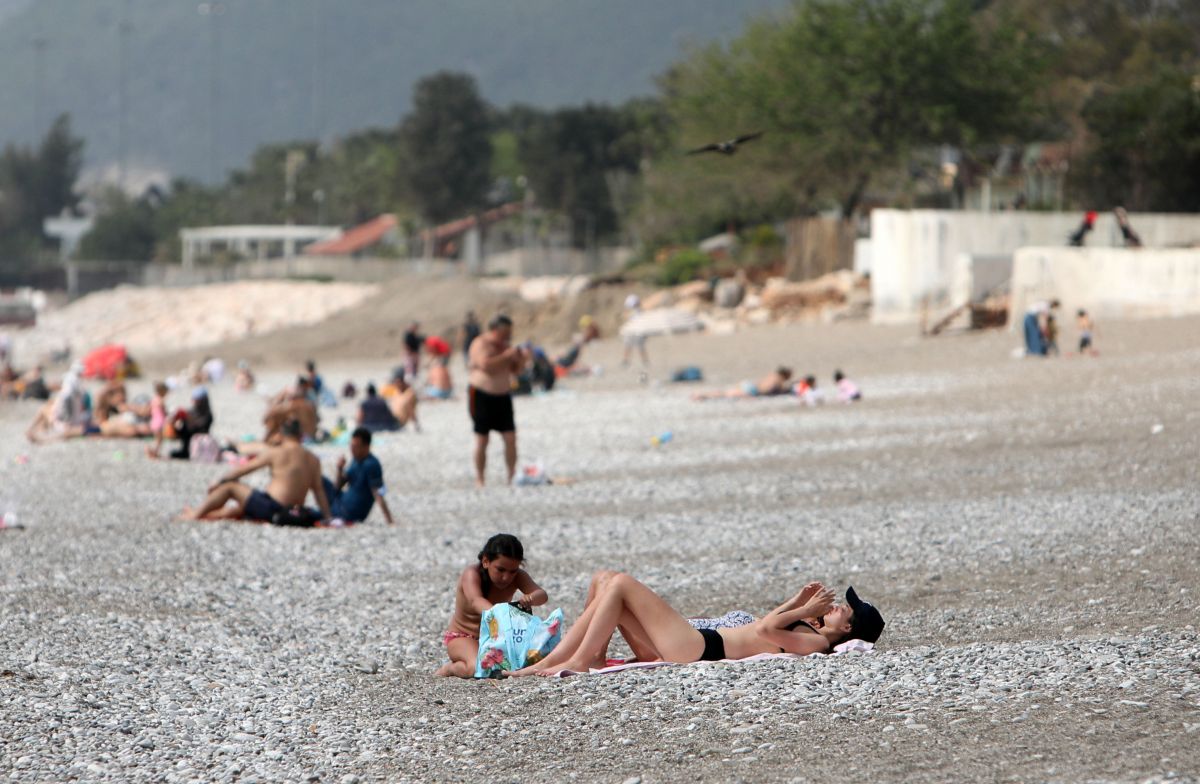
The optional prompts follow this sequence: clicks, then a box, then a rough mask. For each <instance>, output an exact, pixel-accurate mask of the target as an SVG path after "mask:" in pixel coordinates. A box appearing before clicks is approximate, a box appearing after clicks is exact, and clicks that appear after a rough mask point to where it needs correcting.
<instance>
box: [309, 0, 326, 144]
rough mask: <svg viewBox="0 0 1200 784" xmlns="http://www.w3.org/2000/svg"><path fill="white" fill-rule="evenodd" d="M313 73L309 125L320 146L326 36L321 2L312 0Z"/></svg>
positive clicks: (322, 130) (310, 86)
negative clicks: (323, 29)
mask: <svg viewBox="0 0 1200 784" xmlns="http://www.w3.org/2000/svg"><path fill="white" fill-rule="evenodd" d="M312 35H313V40H312V51H313V53H314V55H315V56H314V57H313V58H312V73H311V76H310V85H309V88H310V89H311V90H312V93H311V94H310V95H309V114H310V117H309V123H310V125H311V126H312V128H311V131H312V138H313V141H315V142H316V143H317V145H318V146H319V145H320V144H321V134H322V133H323V132H324V130H325V129H324V128H323V127H322V126H323V125H324V123H323V122H322V121H323V119H324V118H323V117H322V116H321V112H322V108H323V107H322V103H323V99H324V97H325V96H324V88H325V36H324V35H322V32H321V0H312Z"/></svg>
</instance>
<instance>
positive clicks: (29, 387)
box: [0, 360, 53, 400]
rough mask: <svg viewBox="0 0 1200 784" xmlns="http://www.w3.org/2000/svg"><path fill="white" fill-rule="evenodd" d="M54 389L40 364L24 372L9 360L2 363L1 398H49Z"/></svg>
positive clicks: (0, 373)
mask: <svg viewBox="0 0 1200 784" xmlns="http://www.w3.org/2000/svg"><path fill="white" fill-rule="evenodd" d="M52 391H53V390H52V389H51V388H50V386H49V385H48V384H47V383H46V376H45V373H44V371H43V370H42V366H41V365H40V364H39V365H34V366H33V367H31V368H30V369H29V370H26V371H25V372H24V373H21V372H18V371H17V369H16V368H14V367H13V366H12V363H11V362H9V361H7V360H5V362H4V363H3V364H2V365H0V400H49V399H50V394H51V392H52Z"/></svg>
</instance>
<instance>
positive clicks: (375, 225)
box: [304, 215, 399, 256]
mask: <svg viewBox="0 0 1200 784" xmlns="http://www.w3.org/2000/svg"><path fill="white" fill-rule="evenodd" d="M398 223H399V221H397V220H396V216H395V215H380V216H379V217H378V218H372V219H371V220H369V221H367V222H366V223H361V224H359V225H358V226H355V227H354V228H352V229H348V230H346V231H344V232H342V234H341V236H339V237H334V238H333V239H331V240H325V241H323V242H314V243H313V244H311V245H309V246H308V247H306V248H305V249H304V252H305V253H306V254H308V255H309V256H353V255H354V254H355V253H361V252H362V251H364V250H366V249H367V248H370V247H371V246H372V245H378V244H379V243H380V242H381V241H382V240H383V238H384V237H386V236H387V235H388V233H389V232H391V231H393V230H395V228H396V226H397V224H398Z"/></svg>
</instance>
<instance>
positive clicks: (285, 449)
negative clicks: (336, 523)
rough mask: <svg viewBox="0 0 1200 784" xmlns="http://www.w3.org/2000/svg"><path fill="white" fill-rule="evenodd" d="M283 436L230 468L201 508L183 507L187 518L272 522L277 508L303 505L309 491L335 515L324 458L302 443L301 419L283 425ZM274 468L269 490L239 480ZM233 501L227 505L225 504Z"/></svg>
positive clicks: (323, 510) (323, 512)
mask: <svg viewBox="0 0 1200 784" xmlns="http://www.w3.org/2000/svg"><path fill="white" fill-rule="evenodd" d="M279 432H280V435H281V436H282V438H283V441H282V443H280V444H279V445H278V446H272V447H269V448H268V449H267V450H266V451H264V452H262V453H261V454H259V455H258V456H257V457H255V458H254V459H253V460H251V461H250V462H248V463H246V464H245V465H243V466H240V467H239V468H236V469H234V470H233V471H230V472H229V473H227V474H226V475H225V476H223V477H221V478H220V479H218V480H217V482H216V484H214V485H213V486H212V487H210V488H209V489H208V498H206V499H204V503H202V504H201V505H200V507H199V508H198V509H194V510H193V509H184V511H183V515H182V518H183V519H184V520H222V519H224V520H238V519H245V520H254V521H262V522H270V520H271V517H272V515H274V514H275V513H276V512H283V511H286V510H288V509H290V508H292V507H293V506H300V505H302V504H303V503H304V501H305V499H306V498H307V497H308V493H309V491H312V494H313V495H314V496H316V499H317V505H318V506H319V507H320V508H321V515H322V519H323V520H328V519H330V517H331V516H332V515H331V514H330V511H329V499H328V498H326V497H325V488H324V487H323V486H322V485H321V461H320V460H318V459H317V456H316V455H314V454H313V453H312V452H309V451H308V450H307V449H305V448H304V447H303V446H301V444H300V423H299V422H297V421H296V420H291V421H289V422H286V423H284V425H283V427H282V428H281V429H280V431H279ZM264 467H267V468H270V469H271V481H270V483H269V484H268V485H267V490H266V492H263V491H262V490H256V489H255V488H252V487H250V486H249V485H246V484H243V483H241V482H239V481H238V479H240V478H241V477H243V476H245V475H247V474H250V473H253V472H254V471H257V470H259V469H260V468H264ZM230 501H233V502H234V505H233V506H230V507H229V508H228V509H227V508H226V506H225V505H226V504H228V503H229V502H230Z"/></svg>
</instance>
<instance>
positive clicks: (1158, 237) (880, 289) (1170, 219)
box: [854, 209, 1200, 324]
mask: <svg viewBox="0 0 1200 784" xmlns="http://www.w3.org/2000/svg"><path fill="white" fill-rule="evenodd" d="M1083 215H1084V213H1083V211H1082V210H1081V211H1078V212H1026V211H1005V212H970V211H952V210H892V209H877V210H873V211H872V212H871V236H870V238H869V239H866V240H859V241H858V242H857V243H856V244H855V262H854V268H855V270H856V271H859V272H869V273H870V275H871V305H872V310H871V320H872V321H873V322H874V323H876V324H912V323H918V322H920V321H922V320H926V319H928V320H929V323H934V322H936V321H937V320H938V319H940V318H941V317H943V316H945V315H946V314H947V313H949V312H951V311H953V310H954V309H956V308H959V307H960V306H962V305H964V304H965V303H967V302H969V301H978V300H979V299H980V298H982V297H984V296H986V295H987V294H989V293H997V294H1003V293H1008V292H1009V286H1010V281H1011V280H1012V279H1013V259H1014V257H1015V255H1016V253H1017V251H1018V250H1019V249H1021V248H1055V247H1057V248H1060V249H1062V250H1064V251H1070V250H1071V249H1068V248H1067V247H1066V246H1067V238H1068V236H1069V235H1070V234H1071V233H1072V232H1073V231H1075V230H1076V229H1078V227H1079V225H1080V223H1081V221H1082V220H1083ZM1129 222H1130V224H1131V225H1132V226H1133V228H1134V230H1135V231H1136V232H1137V233H1138V235H1139V236H1140V237H1141V240H1142V244H1143V247H1142V248H1140V249H1139V250H1138V251H1137V253H1139V254H1143V255H1145V254H1151V253H1153V252H1154V251H1155V249H1170V248H1190V247H1196V246H1200V215H1192V214H1158V213H1132V214H1130V216H1129ZM1123 244H1124V239H1123V237H1122V236H1121V230H1120V228H1119V227H1118V225H1117V222H1116V219H1115V218H1114V217H1113V215H1112V213H1111V212H1108V213H1101V214H1099V215H1098V216H1097V219H1096V223H1095V227H1094V229H1093V230H1092V231H1091V232H1089V233H1088V234H1087V236H1086V238H1085V245H1086V246H1087V247H1088V248H1096V249H1099V248H1120V247H1121V246H1122V245H1123ZM1073 250H1074V251H1075V252H1076V254H1078V251H1079V249H1078V248H1076V249H1073ZM1060 255H1061V254H1060ZM1068 255H1070V254H1069V253H1068ZM1096 258H1099V256H1097V257H1096ZM1105 258H1108V257H1107V256H1106V257H1105ZM1177 263H1178V261H1177V260H1175V261H1173V262H1172V269H1174V268H1175V267H1174V265H1175V264H1177ZM1165 279H1166V278H1163V280H1165ZM1108 280H1109V281H1111V282H1112V284H1113V285H1114V286H1116V287H1117V288H1119V287H1120V286H1121V285H1123V284H1122V283H1121V281H1123V280H1125V278H1124V276H1121V275H1113V276H1112V277H1110V278H1108ZM1044 288H1045V287H1041V289H1044ZM1093 292H1094V293H1093V296H1094V297H1108V296H1109V295H1108V294H1105V293H1103V292H1101V291H1098V290H1093ZM1040 293H1044V291H1041V290H1040ZM1013 294H1014V295H1018V296H1015V297H1014V300H1013V301H1014V304H1018V303H1019V302H1021V301H1023V300H1022V298H1021V296H1019V295H1020V292H1017V291H1014V292H1013ZM1111 295H1112V298H1115V299H1114V301H1116V299H1120V298H1121V297H1122V296H1124V295H1122V294H1121V293H1120V292H1119V291H1116V290H1115V289H1114V291H1113V292H1111Z"/></svg>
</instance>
